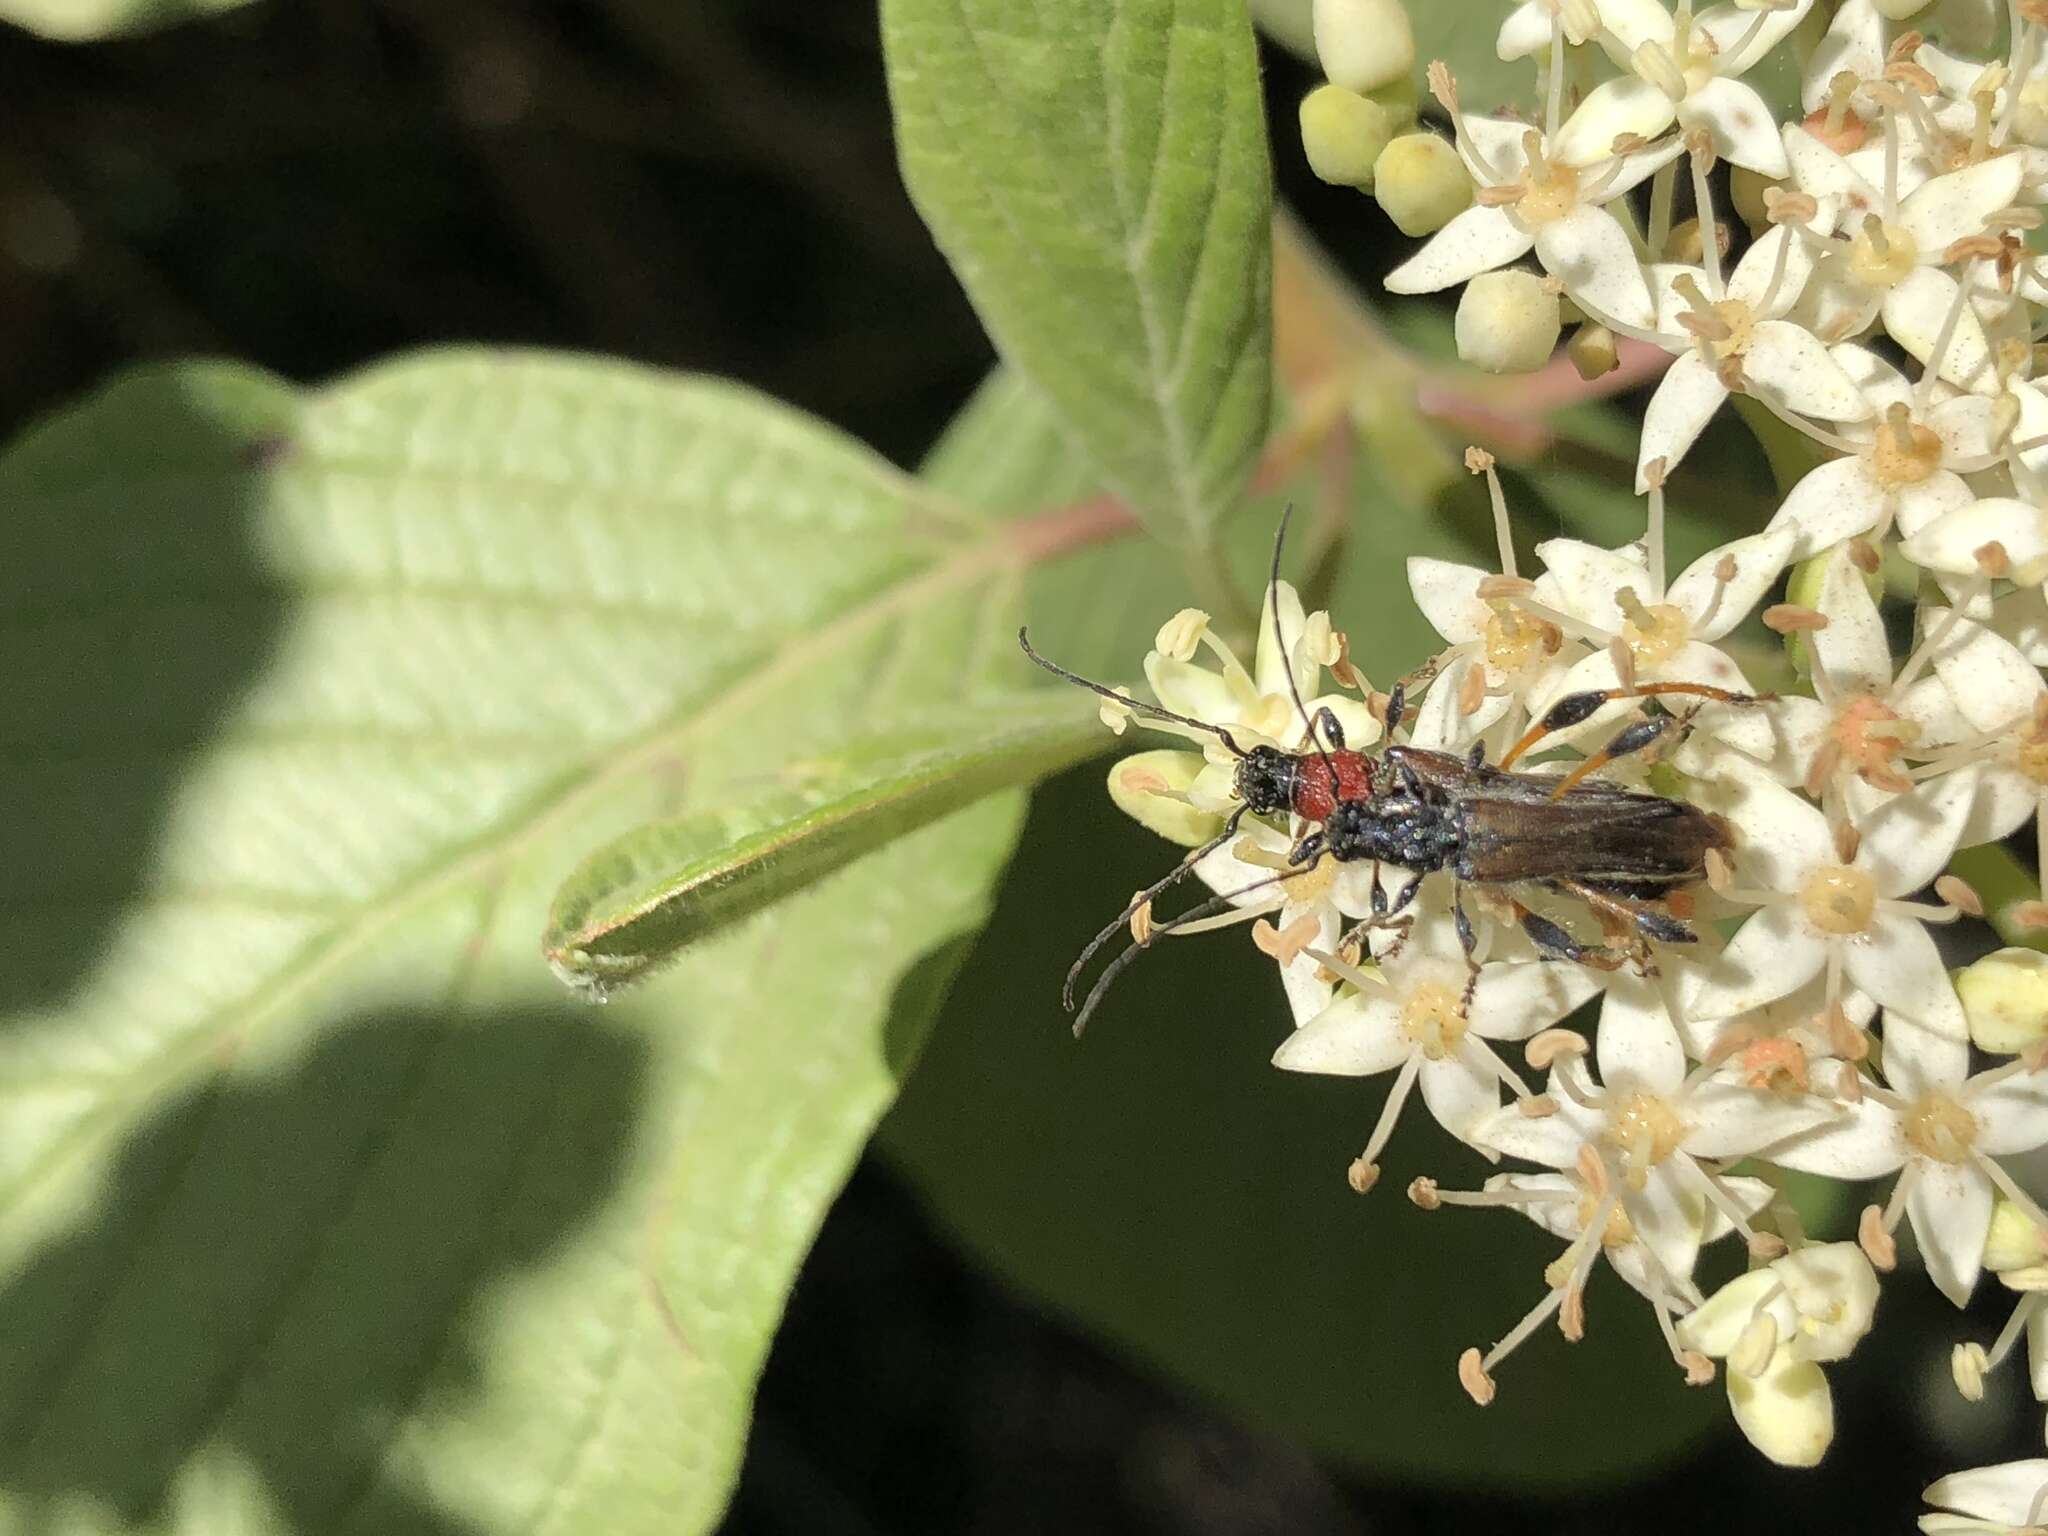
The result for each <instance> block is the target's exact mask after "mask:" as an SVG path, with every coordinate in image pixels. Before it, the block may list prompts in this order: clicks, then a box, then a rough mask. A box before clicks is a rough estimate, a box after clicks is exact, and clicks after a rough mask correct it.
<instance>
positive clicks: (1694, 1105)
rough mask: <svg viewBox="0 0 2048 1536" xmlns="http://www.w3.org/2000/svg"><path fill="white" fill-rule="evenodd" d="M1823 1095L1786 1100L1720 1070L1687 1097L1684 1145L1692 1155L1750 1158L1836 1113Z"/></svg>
mask: <svg viewBox="0 0 2048 1536" xmlns="http://www.w3.org/2000/svg"><path fill="white" fill-rule="evenodd" d="M1835 1114H1836V1110H1835V1108H1834V1106H1833V1105H1831V1104H1829V1103H1828V1102H1827V1101H1826V1100H1825V1099H1820V1098H1816V1097H1813V1096H1810V1095H1809V1096H1807V1097H1803V1098H1797V1099H1788V1098H1784V1097H1782V1096H1780V1095H1779V1094H1776V1093H1771V1092H1767V1091H1765V1090H1762V1089H1757V1088H1751V1087H1749V1086H1748V1085H1747V1084H1745V1083H1744V1082H1742V1081H1741V1080H1740V1079H1739V1078H1737V1077H1733V1076H1729V1075H1726V1074H1722V1073H1716V1074H1715V1075H1714V1076H1712V1077H1709V1078H1706V1079H1704V1080H1703V1081H1701V1082H1700V1083H1698V1084H1696V1085H1695V1086H1694V1088H1693V1089H1692V1091H1691V1092H1690V1093H1688V1094H1687V1095H1686V1096H1685V1123H1686V1134H1685V1150H1686V1151H1688V1152H1690V1153H1691V1154H1692V1155H1693V1156H1694V1157H1705V1158H1724V1157H1725V1158H1736V1157H1748V1156H1750V1155H1751V1154H1753V1153H1757V1152H1761V1151H1763V1149H1764V1148H1765V1147H1769V1146H1774V1145H1776V1144H1777V1143H1779V1142H1781V1141H1785V1140H1787V1139H1788V1138H1790V1137H1793V1136H1797V1135H1799V1134H1801V1133H1802V1132H1805V1131H1810V1130H1813V1129H1814V1128H1815V1127H1816V1126H1821V1125H1826V1124H1828V1123H1830V1122H1831V1121H1832V1120H1833V1119H1834V1118H1835Z"/></svg>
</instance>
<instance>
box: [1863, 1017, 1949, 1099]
mask: <svg viewBox="0 0 2048 1536" xmlns="http://www.w3.org/2000/svg"><path fill="white" fill-rule="evenodd" d="M1969 1070H1970V1040H1969V1036H1967V1035H1960V1036H1954V1035H1938V1034H1936V1033H1935V1032H1934V1031H1933V1030H1931V1029H1922V1028H1921V1027H1920V1026H1919V1025H1918V1024H1915V1023H1914V1022H1913V1021H1912V1020H1911V1019H1909V1018H1907V1016H1906V1015H1905V1014H1903V1013H1900V1014H1893V1015H1892V1016H1890V1017H1889V1018H1887V1019H1886V1020H1885V1040H1884V1075H1885V1080H1886V1081H1887V1082H1889V1083H1890V1084H1891V1085H1892V1087H1893V1088H1894V1089H1896V1090H1897V1091H1898V1093H1899V1095H1900V1096H1901V1097H1902V1098H1905V1099H1918V1098H1923V1097H1925V1096H1926V1095H1928V1094H1930V1093H1954V1092H1956V1091H1957V1090H1959V1089H1960V1088H1961V1087H1962V1086H1963V1079H1964V1077H1965V1075H1966V1074H1967V1073H1968V1072H1969Z"/></svg>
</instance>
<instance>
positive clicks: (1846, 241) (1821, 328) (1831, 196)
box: [1785, 113, 2026, 394]
mask: <svg viewBox="0 0 2048 1536" xmlns="http://www.w3.org/2000/svg"><path fill="white" fill-rule="evenodd" d="M1885 131H1886V133H1887V134H1889V135H1896V134H1897V132H1898V127H1897V118H1896V116H1895V115H1893V114H1890V113H1888V114H1887V115H1886V119H1885ZM1785 146H1786V152H1787V155H1788V158H1789V159H1790V162H1791V171H1792V180H1793V183H1794V184H1795V185H1796V186H1797V187H1798V189H1799V190H1800V191H1802V192H1804V193H1806V194H1807V195H1809V196H1811V197H1813V198H1814V199H1815V201H1816V202H1817V203H1818V204H1820V206H1821V207H1822V209H1823V210H1824V211H1823V215H1822V222H1823V224H1831V225H1832V227H1835V228H1838V229H1840V231H1841V236H1840V238H1838V239H1836V240H1834V241H1833V242H1831V244H1830V248H1829V249H1828V251H1827V253H1826V254H1825V255H1824V256H1823V257H1822V259H1821V261H1820V264H1819V266H1818V268H1817V270H1816V271H1815V273H1814V276H1813V280H1812V282H1810V283H1809V284H1808V285H1807V287H1806V291H1805V294H1804V296H1803V298H1802V300H1801V302H1800V305H1799V308H1798V310H1797V312H1796V313H1795V314H1794V316H1793V318H1794V319H1796V320H1799V321H1801V322H1802V323H1804V324H1806V325H1807V326H1808V327H1809V328H1810V329H1811V330H1812V331H1813V332H1814V333H1815V334H1816V335H1817V336H1819V337H1820V338H1821V340H1823V341H1846V340H1848V339H1849V338H1850V337H1853V336H1856V335H1859V334H1860V333H1861V332H1863V331H1864V330H1865V329H1866V328H1868V326H1869V325H1870V323H1871V322H1872V321H1873V320H1875V319H1877V318H1879V317H1880V316H1881V317H1882V318H1883V321H1884V328H1885V330H1886V331H1887V332H1889V333H1890V335H1891V337H1892V339H1893V340H1894V341H1896V342H1898V344H1899V345H1900V346H1901V347H1903V348H1905V349H1906V351H1908V352H1909V353H1911V354H1912V355H1913V356H1914V357H1915V358H1917V359H1918V360H1919V361H1920V362H1921V363H1922V364H1923V365H1925V366H1927V367H1929V368H1931V369H1932V370H1933V371H1934V372H1935V373H1937V374H1939V375H1940V377H1942V378H1944V379H1946V380H1947V381H1948V382H1950V383H1952V384H1955V385H1957V386H1959V387H1961V388H1963V389H1969V390H1975V391H1978V392H1980V393H1985V394H1989V393H1992V392H1994V391H1995V390H1996V389H1997V388H1998V376H1997V371H1996V369H1995V368H1994V367H1993V366H1992V358H1991V354H1992V347H1991V341H1990V338H1989V337H1988V336H1987V335H1986V333H1985V330H1984V326H1983V323H1982V321H1981V320H1980V319H1979V318H1978V317H1977V315H1976V313H1975V311H1974V310H1972V308H1971V307H1970V305H1969V303H1968V302H1967V299H1966V296H1965V290H1964V289H1963V287H1962V285H1961V284H1959V283H1958V281H1957V279H1956V278H1954V277H1953V276H1951V275H1950V274H1949V273H1948V272H1947V271H1946V270H1944V264H1945V263H1946V262H1947V261H1949V260H1950V259H1951V258H1950V256H1949V248H1950V247H1951V246H1952V245H1954V244H1955V242H1956V241H1958V240H1961V239H1963V238H1965V237H1966V236H1973V235H1980V234H1983V233H1985V232H1986V231H1987V229H1990V228H1992V227H1993V224H1992V220H1993V216H1994V215H1997V214H2001V213H2003V212H2004V211H2005V210H2006V209H2008V208H2010V207H2012V206H2013V203H2014V200H2015V199H2016V198H2017V197H2018V196H2019V192H2020V187H2021V184H2022V181H2023V179H2024V177H2025V171H2026V167H2025V165H2024V163H2023V162H2022V160H2021V158H2020V157H2019V156H2017V155H2000V156H1996V157H1994V158H1992V159H1989V160H1982V161H1978V162H1977V163H1975V164H1970V165H1965V166H1963V167H1962V168H1961V169H1959V170H1953V171H1948V172H1946V173H1944V174H1942V175H1939V176H1935V177H1932V178H1930V179H1929V180H1927V181H1925V182H1922V183H1921V184H1920V185H1919V186H1918V187H1916V188H1914V189H1913V190H1912V192H1911V193H1910V195H1903V194H1902V191H1901V187H1900V181H1899V172H1898V155H1897V151H1896V146H1895V145H1894V146H1892V147H1891V149H1890V151H1889V153H1888V156H1887V161H1886V164H1887V167H1888V174H1887V182H1886V186H1885V189H1884V190H1883V191H1880V190H1879V189H1878V188H1876V187H1873V186H1872V185H1871V184H1870V183H1869V182H1868V181H1866V180H1865V179H1864V178H1863V176H1862V175H1861V174H1860V173H1859V172H1858V171H1857V170H1856V168H1855V167H1854V166H1853V165H1852V164H1850V162H1849V161H1848V160H1847V159H1846V158H1845V157H1843V156H1841V155H1839V154H1837V153H1835V151H1833V150H1831V149H1829V148H1828V147H1827V146H1826V145H1824V144H1822V143H1821V142H1820V141H1819V140H1818V139H1816V138H1814V137H1813V136H1812V135H1811V134H1809V133H1807V132H1805V130H1803V129H1799V128H1788V129H1787V130H1786V131H1785ZM1937 351H1939V353H1940V357H1939V360H1938V361H1937V360H1936V353H1937Z"/></svg>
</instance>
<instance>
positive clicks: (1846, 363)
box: [1771, 345, 2002, 560]
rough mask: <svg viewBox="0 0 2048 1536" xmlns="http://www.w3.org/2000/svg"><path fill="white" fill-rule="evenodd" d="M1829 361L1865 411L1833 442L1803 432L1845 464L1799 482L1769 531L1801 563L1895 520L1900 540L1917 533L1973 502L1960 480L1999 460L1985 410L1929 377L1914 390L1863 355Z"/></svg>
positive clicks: (1858, 350)
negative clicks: (1791, 540) (1782, 535)
mask: <svg viewBox="0 0 2048 1536" xmlns="http://www.w3.org/2000/svg"><path fill="white" fill-rule="evenodd" d="M1832 352H1833V356H1834V358H1835V361H1836V362H1838V363H1839V364H1841V366H1842V371H1843V372H1844V373H1846V374H1848V375H1849V376H1850V377H1851V378H1852V379H1854V380H1855V381H1856V383H1857V386H1858V387H1859V388H1860V389H1861V390H1862V392H1863V397H1864V399H1865V400H1866V401H1867V402H1868V403H1869V406H1870V411H1869V414H1868V415H1867V416H1866V417H1865V418H1864V420H1862V421H1861V422H1855V423H1849V424H1847V425H1844V426H1842V427H1841V428H1839V429H1838V430H1837V431H1836V432H1834V433H1823V432H1818V431H1814V430H1813V429H1811V428H1808V429H1806V430H1808V431H1811V432H1813V435H1814V436H1816V437H1819V438H1820V439H1821V440H1823V441H1825V442H1826V443H1828V445H1829V446H1831V447H1835V448H1839V449H1842V450H1843V451H1844V452H1845V453H1846V454H1847V457H1845V458H1839V459H1834V460H1831V461H1830V462H1828V463H1826V464H1823V465H1821V466H1820V467H1819V468H1817V469H1813V470H1810V471H1808V472H1807V473H1806V474H1805V475H1803V476H1801V477H1800V479H1799V482H1798V483H1797V484H1796V485H1794V486H1793V487H1792V489H1791V490H1790V491H1789V492H1788V493H1787V494H1786V496H1785V500H1784V503H1783V504H1782V505H1781V506H1780V507H1779V508H1778V512H1777V515H1776V516H1775V517H1773V518H1772V519H1771V526H1772V527H1773V528H1791V529H1793V530H1794V531H1795V533H1796V534H1797V536H1798V537H1797V543H1796V545H1795V547H1794V549H1793V555H1792V557H1793V558H1794V559H1798V560H1804V559H1807V558H1808V557H1810V556H1812V555H1816V554H1818V553H1819V552H1820V551H1822V550H1823V549H1826V548H1828V547H1829V546H1830V545H1833V544H1839V543H1840V542H1841V541H1842V540H1844V539H1853V538H1856V537H1858V536H1859V535H1867V536H1870V537H1872V538H1881V537H1882V536H1883V535H1884V534H1885V532H1887V531H1888V530H1889V529H1890V527H1891V525H1892V523H1893V521H1894V520H1896V521H1897V523H1898V525H1899V527H1900V529H1901V530H1902V531H1904V532H1905V533H1907V534H1913V533H1916V532H1918V531H1919V530H1920V529H1922V528H1924V527H1926V526H1927V524H1929V523H1931V522H1933V521H1934V520H1935V519H1936V518H1937V517H1939V516H1940V515H1941V514H1942V513H1944V512H1948V511H1952V510H1954V509H1955V508H1958V507H1963V506H1967V505H1968V504H1969V503H1971V502H1973V501H1975V500H1976V499H1977V497H1976V493H1975V492H1973V491H1972V490H1971V489H1970V487H1969V485H1968V484H1967V483H1966V482H1965V481H1964V479H1963V476H1964V475H1965V474H1970V473H1974V472H1975V471H1977V470H1981V469H1985V468H1988V467H1989V466H1991V465H1992V464H1995V463H1997V462H1998V461H1999V459H2000V458H2001V457H2002V454H2001V453H2000V451H1999V450H1997V449H1996V448H1995V447H1994V446H1993V416H1992V408H1991V402H1990V401H1988V400H1985V399H1982V398H1980V397H1977V396H1969V395H1964V396H1951V395H1945V394H1944V393H1943V392H1942V390H1941V389H1940V388H1939V387H1938V385H1937V381H1936V380H1935V379H1933V378H1932V376H1930V375H1923V376H1922V378H1921V380H1920V383H1919V385H1918V386H1917V387H1916V386H1915V385H1913V384H1910V383H1908V382H1907V380H1906V378H1905V376H1904V375H1903V374H1901V373H1900V372H1899V371H1898V370H1897V369H1896V368H1894V367H1892V366H1891V364H1889V363H1887V362H1885V361H1884V360H1883V359H1882V358H1880V357H1878V356H1877V355H1876V354H1875V353H1873V352H1870V351H1868V350H1867V349H1865V348H1863V347H1859V346H1849V345H1844V346H1839V347H1835V348H1833V349H1832Z"/></svg>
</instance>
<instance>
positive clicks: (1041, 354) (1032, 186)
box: [882, 0, 1272, 544]
mask: <svg viewBox="0 0 2048 1536" xmlns="http://www.w3.org/2000/svg"><path fill="white" fill-rule="evenodd" d="M882 21H883V37H884V43H885V46H886V51H887V58H888V65H889V82H890V96H891V100H892V102H893V104H894V108H895V113H896V126H897V144H898V149H899V153H900V155H901V157H902V161H903V172H904V179H905V181H906V182H907V183H908V184H909V187H910V191H911V195H912V197H913V198H914V199H915V200H916V202H917V205H918V208H919V210H920V211H921V212H922V213H923V215H924V217H925V220H926V222H927V223H928V224H930V225H931V227H932V232H933V234H934V235H935V236H936V238H937V240H938V243H939V245H940V247H941V248H942V249H943V250H944V251H945V252H946V255H947V257H948V259H949V260H950V261H951V262H952V264H953V268H954V271H955V272H956V274H957V275H958V276H959V278H960V281H961V283H962V285H963V286H964V287H965V288H966V290H967V293H968V296H969V297H970V298H971V299H972V300H973V301H974V304H975V306H976V308H977V309H978V310H979V311H980V313H981V316H982V319H983V321H984V322H985V323H986V324H987V326H988V328H989V331H990V334H991V335H993V336H994V338H995V340H996V343H997V345H998V346H999V347H1000V348H1001V349H1002V352H1003V355H1004V357H1005V358H1006V359H1007V360H1008V361H1009V362H1010V363H1011V364H1012V365H1013V366H1014V367H1015V368H1016V369H1017V370H1018V372H1019V373H1020V374H1021V375H1022V376H1023V377H1024V378H1025V379H1027V380H1029V381H1030V383H1031V385H1032V386H1033V387H1034V388H1036V389H1037V390H1039V391H1040V392H1041V393H1042V395H1043V397H1044V399H1045V401H1046V402H1047V403H1048V404H1049V405H1051V407H1052V408H1053V410H1054V412H1055V413H1056V414H1057V417H1058V419H1059V421H1060V423H1061V424H1062V426H1063V427H1064V429H1065V430H1066V431H1067V432H1068V433H1069V434H1070V435H1071V436H1072V438H1073V439H1074V441H1075V442H1077V443H1079V444H1080V445H1081V446H1082V447H1083V448H1084V449H1085V450H1086V452H1087V453H1088V455H1089V457H1090V458H1091V459H1092V460H1093V461H1094V463H1095V464H1096V466H1097V467H1098V468H1099V471H1100V474H1101V478H1102V479H1103V481H1104V482H1105V483H1106V484H1107V485H1109V486H1110V487H1111V488H1112V489H1113V490H1115V491H1116V492H1117V493H1118V494H1119V495H1121V496H1122V497H1123V498H1124V499H1125V500H1126V501H1128V502H1129V503H1130V504H1131V505H1133V506H1135V507H1137V508H1139V509H1140V510H1141V511H1142V512H1143V513H1144V514H1145V516H1146V518H1147V520H1148V522H1150V523H1151V525H1152V526H1153V527H1154V529H1155V530H1156V531H1158V532H1160V533H1161V534H1163V535H1165V536H1166V537H1168V538H1170V539H1174V540H1177V541H1179V542H1184V543H1196V544H1203V543H1207V542H1209V541H1210V539H1211V538H1212V536H1213V533H1214V531H1215V528H1216V526H1217V524H1218V523H1219V522H1220V521H1221V520H1222V518H1223V517H1224V515H1225V514H1226V513H1227V512H1229V511H1230V510H1232V509H1233V503H1234V501H1235V499H1236V497H1237V496H1238V493H1239V492H1240V491H1241V490H1242V489H1243V486H1244V484H1245V481H1246V479H1247V478H1248V476H1249V475H1250V473H1251V468H1252V464H1253V461H1254V460H1255V459H1256V457H1257V455H1258V451H1259V448H1260V445H1261V443H1262V442H1263V440H1264V438H1265V433H1266V417H1267V407H1268V398H1269V394H1270V389H1271V368H1272V362H1271V356H1272V336H1271V308H1272V291H1271V290H1272V256H1271V250H1270V245H1269V241H1270V238H1271V229H1270V224H1271V220H1270V213H1271V199H1272V191H1271V186H1270V177H1269V168H1268V165H1267V153H1266V139H1265V123H1264V118H1263V116H1262V114H1261V108H1260V100H1259V74H1258V56H1257V49H1256V46H1255V43H1254V40H1253V36H1252V29H1251V23H1250V21H1249V19H1248V18H1247V15H1246V12H1245V5H1244V0H1046V3H1043V4H1038V5H1030V6H1019V5H1016V4H1013V3H1010V0H887V3H885V4H884V5H883V7H882Z"/></svg>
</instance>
